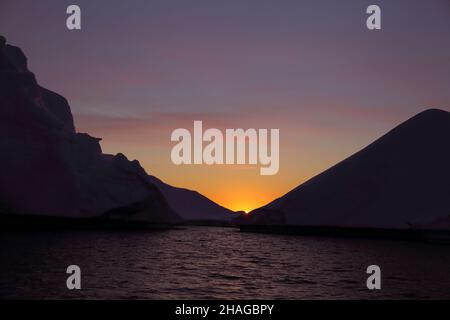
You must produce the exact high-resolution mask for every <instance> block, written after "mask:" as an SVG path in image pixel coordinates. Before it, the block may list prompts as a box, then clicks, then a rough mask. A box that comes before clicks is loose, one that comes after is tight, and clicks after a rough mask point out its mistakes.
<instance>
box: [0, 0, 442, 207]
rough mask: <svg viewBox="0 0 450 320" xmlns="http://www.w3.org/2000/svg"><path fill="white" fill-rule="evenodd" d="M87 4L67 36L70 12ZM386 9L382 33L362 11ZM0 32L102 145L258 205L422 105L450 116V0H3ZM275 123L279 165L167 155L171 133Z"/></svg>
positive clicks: (224, 200)
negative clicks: (270, 170)
mask: <svg viewBox="0 0 450 320" xmlns="http://www.w3.org/2000/svg"><path fill="white" fill-rule="evenodd" d="M69 4H78V5H79V6H80V7H81V9H82V30H81V31H68V30H67V29H66V25H65V19H66V13H65V11H66V8H67V6H68V5H69ZM370 4H378V5H380V6H381V8H382V30H381V31H369V30H367V28H366V24H365V20H366V17H367V14H366V13H365V11H366V8H367V6H368V5H370ZM0 34H2V35H4V36H5V37H6V38H7V39H8V42H9V43H11V44H14V45H17V46H20V47H21V48H22V49H23V50H24V52H25V54H26V55H27V56H28V59H29V66H30V69H31V70H32V71H33V72H34V73H35V74H36V76H37V79H38V81H39V82H40V84H41V85H42V86H44V87H47V88H49V89H51V90H53V91H55V92H58V93H60V94H62V95H63V96H65V97H66V98H67V99H68V100H69V102H70V105H71V107H72V112H73V113H74V116H75V122H76V127H77V130H78V131H80V132H88V133H90V134H91V135H93V136H96V137H101V138H103V141H102V147H103V151H104V152H105V153H118V152H122V153H124V154H125V155H127V157H128V158H129V159H138V160H139V161H140V163H141V164H142V166H143V167H144V168H145V169H146V170H147V172H148V173H149V174H152V175H155V176H157V177H159V178H160V179H162V180H163V181H165V182H167V183H169V184H172V185H174V186H179V187H184V188H188V189H194V190H197V191H199V192H201V193H202V194H204V195H205V196H207V197H209V198H211V199H212V200H214V201H216V202H218V203H219V204H221V205H223V206H225V207H228V208H230V209H233V210H247V211H248V210H251V209H253V208H256V207H259V206H261V205H264V204H266V203H268V202H270V201H272V200H273V199H275V198H277V197H279V196H281V195H283V194H285V193H286V192H288V191H289V190H290V189H292V188H294V187H295V186H297V185H299V184H300V183H302V182H304V181H305V180H307V179H308V178H310V177H312V176H314V175H315V174H317V173H320V172H321V171H322V170H324V169H326V168H328V167H329V166H331V165H333V164H335V163H336V162H338V161H340V160H342V159H344V158H345V157H347V156H349V155H351V154H352V153H354V152H355V151H358V150H359V149H361V148H362V147H364V146H365V145H367V144H368V143H370V142H372V141H373V140H374V139H376V138H378V137H379V136H381V135H382V134H384V133H385V132H386V131H387V130H389V129H391V128H392V127H393V126H395V125H397V124H399V123H400V122H402V121H404V120H406V119H407V118H409V117H411V116H413V115H414V114H416V113H417V112H420V111H422V110H424V109H426V108H430V107H439V108H441V109H445V110H450V1H448V0H430V1H423V0H417V1H416V0H396V1H361V0H354V1H336V0H327V1H318V0H311V1H300V0H297V1H285V0H276V1H275V0H271V1H267V0H252V1H249V0H226V1H225V0H222V1H218V0H204V1H186V0H176V1H175V0H159V1H149V0H141V1H119V0H108V1H99V0H95V1H92V0H90V1H87V0H76V1H48V0H40V1H35V0H26V1H25V0H0ZM194 120H202V121H203V126H204V127H205V128H219V129H223V130H224V129H225V128H244V129H246V128H256V129H258V128H269V129H270V128H279V129H280V171H279V173H278V174H277V175H274V176H261V175H260V174H259V166H250V165H244V166H242V165H241V166H239V165H215V166H206V165H197V166H194V165H191V166H188V165H184V166H176V165H174V164H172V162H171V160H170V151H171V148H172V146H173V145H174V143H172V142H171V141H170V134H171V132H172V131H173V130H174V129H176V128H188V129H190V130H192V128H193V121H194Z"/></svg>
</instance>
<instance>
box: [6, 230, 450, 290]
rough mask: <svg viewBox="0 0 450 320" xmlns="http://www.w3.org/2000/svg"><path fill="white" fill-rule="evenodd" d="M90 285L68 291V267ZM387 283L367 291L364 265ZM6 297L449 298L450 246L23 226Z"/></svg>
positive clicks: (10, 257) (12, 238)
mask: <svg viewBox="0 0 450 320" xmlns="http://www.w3.org/2000/svg"><path fill="white" fill-rule="evenodd" d="M71 264H76V265H79V266H80V267H81V270H82V288H83V289H82V290H80V291H69V290H67V289H66V277H67V275H66V273H65V271H66V268H67V266H68V265H71ZM371 264H377V265H379V266H380V267H381V270H382V289H381V290H379V291H377V292H373V291H372V292H371V291H369V290H367V288H366V277H367V275H366V273H365V271H366V267H367V266H368V265H371ZM0 272H1V275H0V297H1V298H31V299H42V298H45V299H54V298H83V299H85V298H94V299H111V298H114V299H318V298H327V299H333V298H337V299H342V298H351V299H355V298H396V299H405V298H450V276H449V275H450V246H449V245H437V244H426V243H413V242H403V241H384V240H365V239H333V238H318V237H296V236H281V235H267V234H250V233H240V232H239V231H238V230H236V229H231V228H212V227H211V228H210V227H187V228H184V229H180V230H169V231H160V232H57V233H55V232H17V233H2V234H1V235H0Z"/></svg>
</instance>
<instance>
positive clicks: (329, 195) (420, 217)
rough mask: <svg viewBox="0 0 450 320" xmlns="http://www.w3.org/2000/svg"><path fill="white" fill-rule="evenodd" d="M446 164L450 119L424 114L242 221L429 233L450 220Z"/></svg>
mask: <svg viewBox="0 0 450 320" xmlns="http://www.w3.org/2000/svg"><path fill="white" fill-rule="evenodd" d="M449 163H450V113H449V112H447V111H444V110H439V109H428V110H425V111H423V112H421V113H419V114H417V115H415V116H414V117H412V118H410V119H408V120H407V121H405V122H403V123H401V124H400V125H398V126H397V127H395V128H394V129H392V130H391V131H389V132H388V133H386V134H385V135H384V136H382V137H381V138H379V139H377V140H376V141H375V142H373V143H371V144H370V145H368V146H367V147H365V148H364V149H362V150H361V151H359V152H357V153H355V154H354V155H352V156H350V157H348V158H347V159H345V160H343V161H341V162H339V163H338V164H336V165H334V166H333V167H331V168H329V169H327V170H325V171H324V172H322V173H321V174H319V175H317V176H315V177H313V178H311V179H310V180H308V181H306V182H305V183H303V184H301V185H299V186H298V187H296V188H295V189H293V190H292V191H290V192H288V193H287V194H286V195H284V196H283V197H281V198H279V199H277V200H275V201H273V202H271V203H270V204H268V205H267V206H264V207H262V208H260V209H256V210H255V211H253V212H251V215H250V217H249V218H247V220H249V222H250V223H255V224H280V223H281V224H290V225H310V226H343V227H348V226H351V227H379V228H410V227H411V226H416V227H430V228H431V227H432V226H433V225H435V221H437V220H438V219H442V218H443V217H447V216H448V214H449V213H450V197H449V194H450V166H449ZM440 221H441V220H440ZM445 221H449V220H448V219H447V220H445ZM440 225H441V226H442V223H441V224H440ZM448 227H449V228H450V221H449V225H448Z"/></svg>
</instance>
